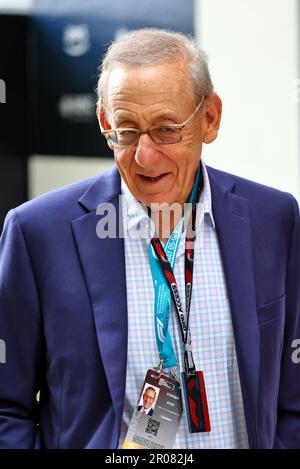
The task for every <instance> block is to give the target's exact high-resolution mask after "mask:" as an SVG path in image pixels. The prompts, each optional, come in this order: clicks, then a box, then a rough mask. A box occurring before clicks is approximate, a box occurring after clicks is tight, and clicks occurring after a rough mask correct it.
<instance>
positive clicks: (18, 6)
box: [0, 0, 33, 13]
mask: <svg viewBox="0 0 300 469" xmlns="http://www.w3.org/2000/svg"><path fill="white" fill-rule="evenodd" d="M32 4H33V0H0V13H13V12H27V11H29V10H30V8H31V6H32Z"/></svg>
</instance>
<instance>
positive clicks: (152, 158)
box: [134, 133, 163, 168]
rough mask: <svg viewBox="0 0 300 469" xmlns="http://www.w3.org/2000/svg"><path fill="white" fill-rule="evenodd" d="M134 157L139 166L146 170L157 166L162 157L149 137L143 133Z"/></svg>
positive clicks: (157, 147)
mask: <svg viewBox="0 0 300 469" xmlns="http://www.w3.org/2000/svg"><path fill="white" fill-rule="evenodd" d="M134 157H135V160H136V162H137V163H138V165H139V166H142V167H144V168H147V167H149V166H154V165H157V164H159V163H160V162H161V160H162V157H163V155H162V153H161V152H160V149H159V146H158V145H157V144H156V143H155V142H153V140H152V139H151V137H150V135H148V134H146V133H144V134H142V135H141V136H140V139H139V143H138V144H137V147H136V150H135V156H134Z"/></svg>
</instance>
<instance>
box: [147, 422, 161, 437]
mask: <svg viewBox="0 0 300 469" xmlns="http://www.w3.org/2000/svg"><path fill="white" fill-rule="evenodd" d="M159 427H160V422H158V421H157V420H154V419H151V418H149V420H148V424H147V427H146V430H145V432H146V433H150V435H154V436H157V433H158V430H159Z"/></svg>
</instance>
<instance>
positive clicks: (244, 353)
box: [208, 168, 260, 448]
mask: <svg viewBox="0 0 300 469" xmlns="http://www.w3.org/2000/svg"><path fill="white" fill-rule="evenodd" d="M208 173H209V178H210V184H211V191H212V205H213V214H214V219H215V223H216V230H217V235H218V240H219V245H220V250H221V256H222V260H223V267H224V272H225V277H226V283H227V290H228V295H229V301H230V305H231V312H232V321H233V329H234V335H235V343H236V352H237V359H238V365H239V374H240V381H241V388H242V394H243V401H244V408H245V418H246V424H247V429H248V436H249V444H250V447H252V448H255V447H257V446H258V443H257V398H258V385H259V364H260V335H259V327H258V322H257V315H256V296H255V284H254V273H253V264H252V236H251V221H250V213H249V203H248V200H247V199H244V198H242V197H239V196H237V195H236V194H234V193H232V189H233V187H234V181H233V180H232V179H231V178H230V177H229V176H228V175H226V176H225V175H224V179H223V180H222V179H221V177H220V176H218V178H217V177H216V173H215V171H214V170H212V169H211V168H208ZM219 174H221V173H219ZM220 181H222V183H221V184H220Z"/></svg>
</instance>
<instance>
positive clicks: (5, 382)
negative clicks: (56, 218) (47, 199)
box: [0, 210, 42, 448]
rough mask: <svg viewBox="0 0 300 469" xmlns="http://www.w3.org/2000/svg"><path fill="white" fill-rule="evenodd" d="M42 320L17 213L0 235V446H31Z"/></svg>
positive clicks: (10, 218) (40, 355)
mask: <svg viewBox="0 0 300 469" xmlns="http://www.w3.org/2000/svg"><path fill="white" fill-rule="evenodd" d="M41 330H42V325H41V318H40V308H39V299H38V291H37V286H36V281H35V277H34V272H33V269H32V264H31V260H30V255H29V252H28V247H27V245H26V240H25V238H24V235H23V232H22V228H21V225H20V222H19V220H18V214H17V212H16V211H15V210H12V211H11V212H9V214H8V215H7V217H6V220H5V224H4V230H3V234H2V236H1V240H0V339H1V344H2V360H1V362H2V363H0V448H33V447H34V446H35V440H36V438H37V420H38V412H37V402H36V394H37V392H38V391H39V388H40V370H41V358H42V333H41Z"/></svg>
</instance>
